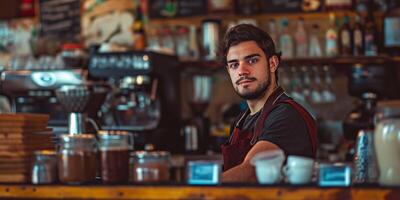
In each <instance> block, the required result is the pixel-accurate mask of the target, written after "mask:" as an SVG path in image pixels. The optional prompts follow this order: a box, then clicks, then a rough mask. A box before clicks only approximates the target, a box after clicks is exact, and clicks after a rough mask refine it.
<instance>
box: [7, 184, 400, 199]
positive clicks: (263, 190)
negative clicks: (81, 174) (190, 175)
mask: <svg viewBox="0 0 400 200" xmlns="http://www.w3.org/2000/svg"><path fill="white" fill-rule="evenodd" d="M3 198H4V199H19V198H21V199H22V198H29V199H241V200H242V199H245V200H249V199H257V200H262V199H309V200H311V199H340V200H343V199H359V200H369V199H400V188H385V187H351V188H320V187H313V186H309V187H306V186H303V187H293V186H187V185H168V186H165V185H164V186H146V185H124V186H99V185H94V186H66V185H47V186H36V185H0V199H3Z"/></svg>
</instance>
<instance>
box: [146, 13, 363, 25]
mask: <svg viewBox="0 0 400 200" xmlns="http://www.w3.org/2000/svg"><path fill="white" fill-rule="evenodd" d="M331 13H334V14H335V16H336V17H343V16H344V15H348V16H350V17H354V16H355V15H356V14H355V12H353V11H334V12H326V11H323V12H294V13H262V14H255V15H236V14H232V13H228V14H226V13H225V14H223V13H222V14H207V15H199V16H191V17H176V18H162V19H159V18H156V19H154V18H153V19H151V18H150V19H149V25H151V26H164V25H189V24H193V25H197V26H198V25H200V24H201V21H202V20H204V19H220V20H222V21H225V22H228V21H236V20H240V19H255V20H258V21H265V20H266V19H270V18H287V19H289V20H292V19H298V18H299V17H300V16H301V17H302V18H304V19H305V20H307V21H310V20H311V21H313V20H321V19H326V20H328V19H329V14H331Z"/></svg>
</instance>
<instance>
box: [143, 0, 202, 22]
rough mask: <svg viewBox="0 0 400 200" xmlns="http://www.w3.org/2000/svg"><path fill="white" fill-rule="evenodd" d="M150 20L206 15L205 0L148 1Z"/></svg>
mask: <svg viewBox="0 0 400 200" xmlns="http://www.w3.org/2000/svg"><path fill="white" fill-rule="evenodd" d="M149 11H150V17H151V18H166V17H187V16H195V15H204V14H206V13H207V0H195V1H194V0H171V1H165V0H150V1H149Z"/></svg>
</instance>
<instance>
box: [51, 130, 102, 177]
mask: <svg viewBox="0 0 400 200" xmlns="http://www.w3.org/2000/svg"><path fill="white" fill-rule="evenodd" d="M96 166H97V141H96V138H95V137H94V135H89V134H80V135H61V145H60V149H59V159H58V173H59V174H58V176H59V179H60V181H61V182H62V183H71V184H80V183H89V182H92V181H95V179H96V172H97V167H96Z"/></svg>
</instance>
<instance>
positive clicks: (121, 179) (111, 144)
mask: <svg viewBox="0 0 400 200" xmlns="http://www.w3.org/2000/svg"><path fill="white" fill-rule="evenodd" d="M98 137H99V149H100V162H101V177H102V181H103V183H127V182H128V180H129V176H128V174H129V150H131V149H133V148H132V147H133V135H132V134H130V133H129V132H126V131H104V130H103V131H99V133H98Z"/></svg>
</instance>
